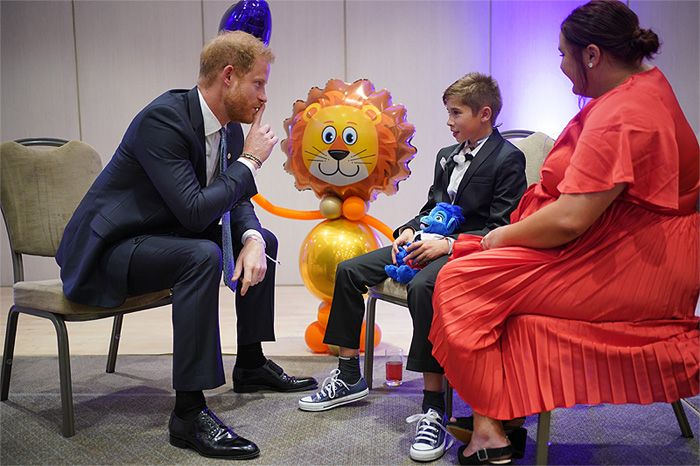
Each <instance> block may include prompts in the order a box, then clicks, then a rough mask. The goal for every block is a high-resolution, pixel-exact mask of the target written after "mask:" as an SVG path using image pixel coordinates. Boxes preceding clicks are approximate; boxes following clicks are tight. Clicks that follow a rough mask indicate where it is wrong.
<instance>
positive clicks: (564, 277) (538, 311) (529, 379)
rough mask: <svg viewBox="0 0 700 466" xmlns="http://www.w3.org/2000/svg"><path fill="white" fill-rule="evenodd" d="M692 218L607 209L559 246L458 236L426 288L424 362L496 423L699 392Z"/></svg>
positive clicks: (697, 275)
mask: <svg viewBox="0 0 700 466" xmlns="http://www.w3.org/2000/svg"><path fill="white" fill-rule="evenodd" d="M699 220H700V216H699V215H698V214H692V215H687V216H665V215H660V214H657V213H654V212H650V211H648V210H645V209H643V208H641V207H638V206H635V205H633V204H630V203H626V202H616V203H613V205H611V207H610V208H609V209H608V210H607V211H606V212H605V213H604V214H603V215H602V216H601V218H599V219H598V220H597V221H596V223H595V224H594V225H593V226H592V227H591V228H589V230H588V231H587V232H586V233H585V234H584V235H582V236H581V237H579V238H578V239H577V240H575V241H573V242H572V243H570V244H568V245H566V246H565V247H563V248H555V249H530V248H522V247H506V248H499V249H493V250H489V251H483V250H481V247H480V245H479V241H480V239H481V238H479V237H476V236H469V235H463V236H462V237H460V240H459V241H458V242H457V243H455V249H454V253H453V257H452V258H451V260H450V261H449V262H448V263H447V265H445V266H444V267H443V269H442V270H441V272H440V274H439V275H438V279H437V283H436V286H435V292H434V297H433V307H434V317H433V323H432V328H431V332H430V337H429V338H430V340H431V342H432V343H433V355H434V356H435V358H436V359H437V360H438V362H440V364H441V365H442V367H443V368H444V369H445V374H446V376H447V378H448V380H449V381H450V383H451V385H452V386H453V387H454V388H455V389H456V390H457V392H458V393H459V395H460V397H461V398H462V399H463V400H464V401H465V402H467V403H469V404H470V405H471V406H472V408H473V409H474V411H476V412H478V413H480V414H484V415H487V416H490V417H493V418H496V419H511V418H514V417H519V416H526V415H529V414H533V413H538V412H542V411H548V410H551V409H553V408H556V407H568V406H572V405H575V404H597V403H642V404H644V403H651V402H661V401H663V402H673V401H676V400H678V399H679V398H681V397H687V396H692V395H695V394H697V393H698V392H699V391H700V382H699V379H700V331H699V329H698V324H699V320H698V318H697V317H695V316H694V310H695V306H696V303H697V299H698V292H699V291H700V271H699V266H698V259H699V257H698V241H699V240H698V234H699V230H698V221H699Z"/></svg>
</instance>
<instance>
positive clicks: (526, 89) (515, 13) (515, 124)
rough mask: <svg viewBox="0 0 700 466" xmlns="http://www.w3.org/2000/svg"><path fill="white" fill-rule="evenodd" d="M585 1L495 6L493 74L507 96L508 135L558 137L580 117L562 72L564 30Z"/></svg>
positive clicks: (503, 113)
mask: <svg viewBox="0 0 700 466" xmlns="http://www.w3.org/2000/svg"><path fill="white" fill-rule="evenodd" d="M581 3H584V2H581V1H569V0H545V1H540V0H520V1H512V0H508V1H501V0H498V1H494V2H493V3H492V13H491V23H492V27H491V43H492V48H491V73H492V74H493V76H494V77H495V78H496V79H497V80H498V83H499V85H500V88H501V93H502V95H503V110H502V111H501V116H500V118H499V120H500V122H501V123H502V128H503V129H516V128H517V129H529V130H533V131H543V132H545V133H547V134H549V135H550V136H552V137H557V136H558V135H559V133H560V132H561V130H562V129H564V126H565V125H566V123H567V122H568V121H569V120H570V119H571V117H573V116H574V115H575V114H576V113H577V112H578V98H577V96H575V95H574V94H573V93H572V92H571V82H570V81H569V80H568V78H567V77H566V76H564V74H563V73H562V72H561V70H560V69H559V63H560V57H559V51H558V50H557V47H558V46H559V27H560V25H561V22H562V21H563V20H564V18H566V17H567V16H568V14H569V13H570V12H571V10H573V9H574V8H575V7H577V6H578V5H580V4H581Z"/></svg>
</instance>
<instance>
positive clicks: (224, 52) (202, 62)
mask: <svg viewBox="0 0 700 466" xmlns="http://www.w3.org/2000/svg"><path fill="white" fill-rule="evenodd" d="M261 56H262V57H264V58H265V59H267V61H268V62H269V63H272V62H273V61H274V60H275V56H274V55H273V54H272V50H270V49H269V48H268V47H266V46H265V44H263V43H262V41H261V40H260V39H258V38H256V37H255V36H252V35H250V34H248V33H247V32H243V31H226V32H223V33H221V34H219V35H218V36H216V37H215V38H214V39H212V40H211V41H209V42H208V43H207V44H206V45H205V46H204V48H203V49H202V53H201V54H200V55H199V82H200V83H201V84H202V85H204V86H208V85H210V84H211V83H212V82H213V81H214V78H215V77H216V75H217V74H218V73H219V72H220V71H221V70H222V69H224V68H225V67H226V66H227V65H233V68H234V69H235V70H236V74H237V75H238V76H239V77H240V76H243V75H245V74H247V73H248V72H249V71H250V70H251V69H253V64H254V63H255V60H256V59H257V58H258V57H261Z"/></svg>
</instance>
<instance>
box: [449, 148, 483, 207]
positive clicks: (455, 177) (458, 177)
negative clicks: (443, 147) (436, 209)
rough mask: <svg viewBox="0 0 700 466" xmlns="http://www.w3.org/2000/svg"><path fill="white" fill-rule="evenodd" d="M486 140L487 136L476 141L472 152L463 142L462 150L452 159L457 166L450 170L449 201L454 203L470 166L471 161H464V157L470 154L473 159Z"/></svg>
mask: <svg viewBox="0 0 700 466" xmlns="http://www.w3.org/2000/svg"><path fill="white" fill-rule="evenodd" d="M489 136H490V135H489ZM487 139H488V136H487V137H485V138H483V139H480V140H479V141H477V142H476V147H474V149H472V150H469V145H468V144H467V143H466V142H465V143H464V146H463V147H462V149H460V151H459V152H458V153H457V154H455V156H454V157H453V158H454V160H455V162H457V164H456V165H455V168H454V170H452V175H451V176H450V184H449V185H448V186H447V194H449V196H450V201H452V202H454V200H455V196H456V195H457V190H458V189H459V184H460V183H461V182H462V178H464V174H465V173H466V172H467V168H469V165H471V163H472V160H473V159H472V160H465V158H464V156H465V155H466V154H470V153H471V154H472V157H473V158H474V159H475V158H476V156H477V154H478V152H479V150H480V149H481V148H482V147H483V146H484V143H485V142H486V140H487Z"/></svg>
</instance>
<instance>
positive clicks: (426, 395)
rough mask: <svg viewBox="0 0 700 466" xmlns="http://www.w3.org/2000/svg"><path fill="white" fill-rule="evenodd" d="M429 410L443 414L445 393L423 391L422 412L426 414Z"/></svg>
mask: <svg viewBox="0 0 700 466" xmlns="http://www.w3.org/2000/svg"><path fill="white" fill-rule="evenodd" d="M430 408H433V409H434V410H435V411H437V412H438V413H440V415H441V416H442V415H443V414H445V392H431V391H430V390H423V412H424V413H427V412H428V410H429V409H430Z"/></svg>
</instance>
